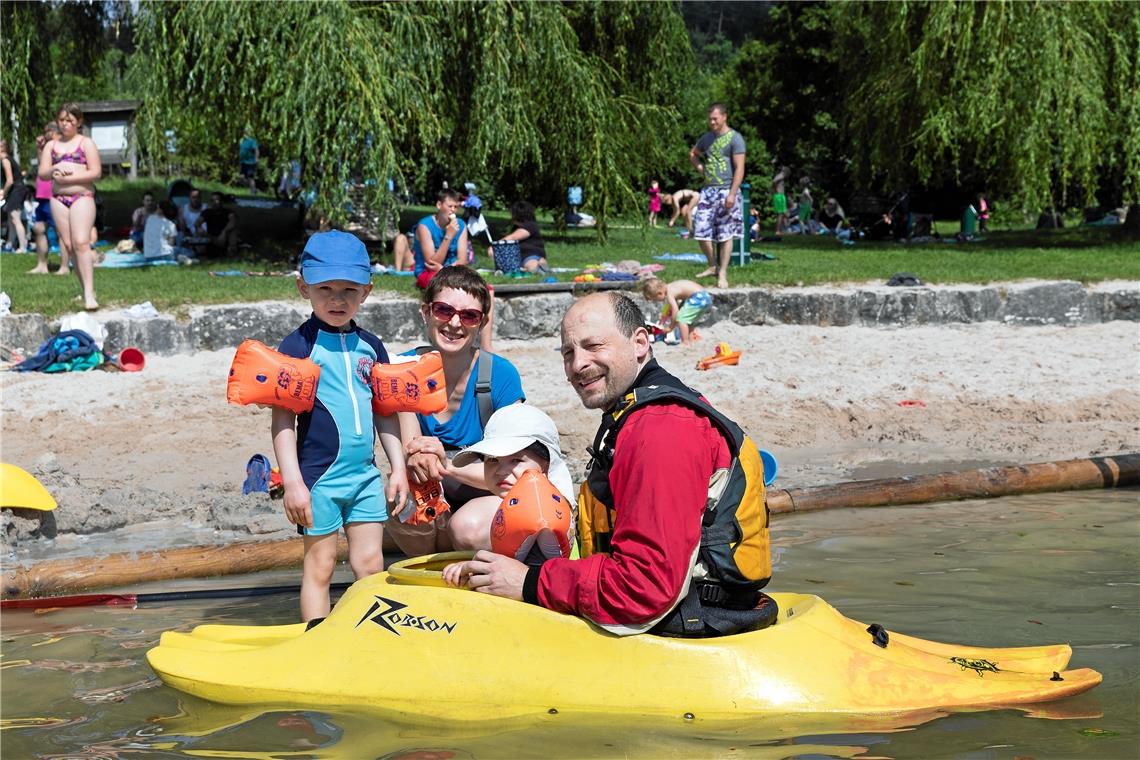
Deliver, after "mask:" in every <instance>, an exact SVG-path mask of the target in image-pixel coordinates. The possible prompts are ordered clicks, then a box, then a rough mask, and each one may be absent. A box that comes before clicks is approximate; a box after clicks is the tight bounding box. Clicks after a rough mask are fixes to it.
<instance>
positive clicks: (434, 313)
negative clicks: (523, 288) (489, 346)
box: [385, 266, 526, 556]
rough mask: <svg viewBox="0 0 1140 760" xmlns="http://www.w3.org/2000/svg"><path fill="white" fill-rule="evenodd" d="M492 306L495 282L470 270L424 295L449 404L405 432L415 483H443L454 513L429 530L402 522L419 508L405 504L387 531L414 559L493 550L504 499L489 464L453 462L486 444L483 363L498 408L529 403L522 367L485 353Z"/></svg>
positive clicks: (404, 424)
mask: <svg viewBox="0 0 1140 760" xmlns="http://www.w3.org/2000/svg"><path fill="white" fill-rule="evenodd" d="M490 308H491V293H490V291H489V289H488V286H487V283H486V282H485V281H484V280H483V278H482V277H480V276H479V275H478V274H477V273H476V272H475V270H473V269H470V268H468V267H465V266H446V267H443V268H442V269H440V270H439V271H438V272H437V273H436V275H435V276H434V277H433V278H432V279H431V281H430V282H429V283H427V287H426V288H425V290H424V297H423V303H422V304H421V306H420V315H421V316H422V318H423V320H424V325H425V327H426V328H427V339H428V343H429V345H430V350H433V351H439V353H440V355H441V356H442V357H443V374H444V381H445V382H446V384H447V390H448V394H449V396H448V403H447V409H446V410H444V411H442V412H437V413H436V414H415V415H413V414H401V415H400V422H401V429H400V434H401V438H402V439H403V441H404V451H405V454H406V457H407V467H408V475H409V477H410V479H411V480H412V481H413V482H414V483H424V482H427V481H430V480H442V482H443V490H444V495H445V496H446V498H447V502H448V504H449V505H450V506H451V512H450V513H447V514H445V515H443V516H441V517H438V518H436V520H435V521H434V522H431V523H427V524H426V525H408V524H405V523H403V522H401V521H400V517H404V516H406V515H405V514H404V512H405V511H406V510H409V509H414V508H415V507H414V506H413V505H410V504H405V505H404V507H403V510H401V512H400V513H397V514H396V519H389V520H388V522H387V524H386V526H385V534H386V535H390V536H392V538H393V539H394V540H395V541H396V544H397V545H398V546H399V548H400V550H401V551H403V552H404V553H405V554H407V555H408V556H417V555H420V554H430V553H432V552H436V551H448V550H451V549H456V550H475V549H490V547H491V545H490V527H491V520H492V518H493V517H494V516H495V511H496V510H497V509H498V508H499V503H500V501H501V500H500V498H499V497H498V496H496V495H492V494H491V493H490V492H489V491H487V490H486V488H485V485H486V483H485V479H484V476H483V464H482V462H474V463H471V464H468V465H466V466H464V467H456V466H454V464H453V463H452V461H451V457H452V456H454V455H455V453H456V452H457V451H458V450H459V449H461V448H463V447H465V446H470V445H471V444H473V443H476V442H478V441H481V440H482V439H483V422H482V420H481V418H480V414H479V400H478V398H477V394H476V392H475V386H476V381H477V379H478V378H479V376H480V371H479V370H480V366H481V365H482V364H483V363H485V362H490V366H491V368H492V371H491V382H490V385H491V388H490V393H489V396H490V400H491V406H492V411H494V410H496V409H501V408H503V407H504V406H508V405H510V404H516V403H519V402H521V401H525V400H526V397H525V396H524V395H523V389H522V380H521V379H520V378H519V372H518V370H517V369H515V367H514V365H513V364H511V363H510V362H509V361H507V360H506V359H504V358H503V357H501V356H498V355H495V354H492V353H490V351H488V350H486V349H482V350H481V349H480V333H481V332H483V331H489V330H490V324H489V320H490V313H489V312H490ZM413 353H414V352H413Z"/></svg>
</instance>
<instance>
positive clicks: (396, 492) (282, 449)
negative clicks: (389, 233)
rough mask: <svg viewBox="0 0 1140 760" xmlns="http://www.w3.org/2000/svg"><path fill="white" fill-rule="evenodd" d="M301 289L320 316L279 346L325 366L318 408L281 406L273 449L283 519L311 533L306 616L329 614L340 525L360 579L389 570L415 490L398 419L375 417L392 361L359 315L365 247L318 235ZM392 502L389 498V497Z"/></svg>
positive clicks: (367, 278) (305, 256) (365, 280)
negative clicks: (391, 524)
mask: <svg viewBox="0 0 1140 760" xmlns="http://www.w3.org/2000/svg"><path fill="white" fill-rule="evenodd" d="M300 271H301V277H300V278H299V279H298V280H297V290H299V291H300V292H301V295H302V296H303V297H304V298H306V299H307V300H309V301H310V302H311V303H312V306H313V314H312V316H311V317H309V319H308V320H307V321H306V322H305V323H304V324H302V325H301V326H300V327H299V328H297V329H296V330H294V331H293V332H292V333H290V334H289V335H288V336H286V338H285V340H283V341H281V346H280V348H278V350H279V351H280V352H281V353H283V354H286V355H287V356H292V357H296V358H298V359H303V358H308V359H311V360H312V361H313V362H315V363H316V364H317V365H318V366H319V367H320V368H321V376H320V381H319V382H318V384H317V399H316V403H315V404H314V405H313V409H312V411H309V412H304V413H302V414H301V415H300V420H299V421H300V424H299V425H298V424H297V423H298V416H297V415H296V414H294V413H293V412H292V411H290V410H288V409H282V408H278V407H274V409H273V452H274V454H276V455H277V463H278V464H279V465H280V467H281V478H282V482H283V485H284V487H285V515H286V517H288V518H289V522H291V523H293V524H294V525H296V526H297V532H298V533H300V534H301V535H302V536H304V537H305V558H304V563H303V568H304V569H303V574H302V579H301V618H302V619H303V620H305V621H306V622H311V621H313V620H317V619H319V618H323V617H324V616H325V615H328V613H329V606H330V605H329V582H330V581H331V580H332V574H333V570H334V568H335V567H336V540H337V531H338V530H340V528H341V527H342V526H343V527H344V532H345V536H346V537H347V538H348V561H349V565H350V566H351V567H352V572H353V574H354V575H355V576H356V577H357V578H363V577H365V576H367V575H371V574H373V573H378V572H380V571H381V570H382V569H383V568H384V557H383V552H382V548H381V547H382V543H383V539H384V527H383V525H382V523H383V521H384V520H386V519H387V518H388V505H389V504H390V505H392V506H393V507H394V508H398V507H399V506H400V505H402V504H403V502H404V499H405V498H406V497H407V495H408V476H407V472H406V470H405V467H404V449H403V447H402V446H401V445H400V423H399V419H398V418H397V416H396V415H391V416H389V417H382V416H379V415H376V416H375V417H374V416H373V413H372V386H371V375H372V365H373V364H374V363H376V362H387V361H388V352H387V351H386V350H385V349H384V344H383V343H382V342H381V341H380V339H379V338H377V337H376V336H375V335H373V334H372V333H370V332H367V331H365V330H362V329H360V328H359V327H357V326H356V323H355V322H354V321H353V319H352V318H353V317H354V316H355V315H356V312H357V309H359V308H360V304H362V303H364V299H366V298H367V297H368V294H369V293H370V292H371V291H372V284H371V281H372V273H371V269H370V267H369V262H368V252H367V251H366V250H365V248H364V243H362V242H360V240H359V239H358V238H356V237H355V236H353V235H350V234H348V233H347V232H339V231H335V230H334V231H332V232H318V233H316V234H315V235H313V236H312V237H310V238H309V241H308V242H307V243H306V244H305V250H304V251H303V252H302V254H301V265H300ZM374 427H375V429H376V430H378V431H379V434H380V443H381V445H382V446H383V448H384V453H385V455H387V457H388V462H389V464H391V466H392V475H391V476H390V477H389V478H388V483H387V485H386V487H385V488H383V489H382V488H381V486H382V485H383V480H382V477H381V475H380V471H379V470H378V469H376V461H375V453H374V448H375V435H374V432H373V428H374ZM385 501H386V502H387V503H385Z"/></svg>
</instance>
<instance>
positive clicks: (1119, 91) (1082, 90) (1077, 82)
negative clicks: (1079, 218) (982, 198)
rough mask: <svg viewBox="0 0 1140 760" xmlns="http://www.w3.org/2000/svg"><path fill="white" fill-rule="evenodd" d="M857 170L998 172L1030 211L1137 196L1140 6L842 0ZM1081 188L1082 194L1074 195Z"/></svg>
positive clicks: (1002, 186) (916, 176)
mask: <svg viewBox="0 0 1140 760" xmlns="http://www.w3.org/2000/svg"><path fill="white" fill-rule="evenodd" d="M832 12H833V22H834V29H835V34H836V43H837V52H838V55H839V62H840V66H841V71H842V74H843V80H844V83H845V90H846V97H847V105H846V113H847V116H846V122H845V126H846V137H847V139H848V141H849V143H850V145H851V150H850V155H851V157H852V160H853V164H852V169H853V172H854V174H855V179H856V180H859V181H862V182H868V181H870V180H871V179H872V178H875V177H878V178H879V179H880V180H882V181H884V182H885V183H886V184H888V185H896V186H898V185H906V184H909V183H912V182H915V181H917V182H919V183H925V182H927V181H929V180H930V179H932V178H936V179H941V178H944V177H943V176H940V175H945V174H946V173H950V174H952V175H954V176H961V175H962V174H964V173H971V174H973V175H975V176H978V177H983V178H988V180H989V182H991V183H992V184H991V185H990V187H991V190H993V191H996V192H1000V193H1001V194H1002V195H1004V196H1005V197H1009V198H1013V199H1016V200H1019V201H1021V202H1022V203H1023V204H1024V205H1025V207H1026V208H1041V207H1043V206H1049V205H1053V204H1061V205H1065V204H1068V203H1082V202H1088V201H1090V200H1092V198H1093V197H1094V194H1095V192H1096V190H1097V189H1098V187H1100V186H1102V185H1105V184H1107V183H1113V180H1112V176H1113V175H1114V174H1115V176H1116V177H1117V179H1116V182H1115V183H1113V184H1116V185H1117V187H1116V188H1114V189H1113V188H1110V189H1112V190H1114V194H1115V195H1116V196H1117V198H1116V201H1117V202H1119V201H1120V200H1121V197H1120V196H1124V199H1125V200H1131V201H1133V202H1135V201H1137V200H1140V74H1138V73H1137V72H1138V71H1140V59H1138V56H1140V53H1138V51H1140V5H1136V4H1132V3H1127V2H1119V3H1088V4H1086V3H1058V2H1015V1H1013V0H991V2H986V3H975V2H938V3H928V2H914V1H913V0H912V1H906V2H896V3H859V4H837V5H834V6H832ZM1072 195H1075V196H1076V197H1071V196H1072Z"/></svg>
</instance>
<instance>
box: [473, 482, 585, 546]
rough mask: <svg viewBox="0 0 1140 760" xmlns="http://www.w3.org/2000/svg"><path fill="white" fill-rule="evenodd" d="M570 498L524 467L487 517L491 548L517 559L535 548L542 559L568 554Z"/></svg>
mask: <svg viewBox="0 0 1140 760" xmlns="http://www.w3.org/2000/svg"><path fill="white" fill-rule="evenodd" d="M570 515H571V506H570V502H569V501H568V500H567V499H566V497H565V496H563V495H562V494H561V493H560V492H559V490H558V489H557V488H555V487H554V484H553V483H551V482H550V481H549V480H548V479H547V477H546V476H545V475H543V474H542V473H541V472H539V471H538V470H527V471H526V472H524V473H523V474H522V477H520V478H519V480H518V482H517V483H515V484H514V486H513V487H512V488H511V490H510V491H507V495H506V496H504V497H503V501H502V503H501V504H500V505H499V511H498V512H496V513H495V518H494V519H493V520H491V551H493V552H495V553H496V554H505V555H506V556H508V557H514V558H515V559H517V560H519V561H524V562H525V561H526V558H527V555H528V554H530V553H531V550H532V549H534V548H536V547H537V549H538V551H540V552H541V553H542V555H543V556H544V557H545V558H546V559H553V558H555V557H569V556H570V527H571V526H570Z"/></svg>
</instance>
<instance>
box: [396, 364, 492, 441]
mask: <svg viewBox="0 0 1140 760" xmlns="http://www.w3.org/2000/svg"><path fill="white" fill-rule="evenodd" d="M434 350H435V348H434V347H432V346H416V356H420V355H422V354H426V353H428V352H429V351H434ZM484 359H486V361H483V360H484ZM477 364H478V365H479V369H478V370H477V371H476V374H475V403H476V404H478V405H479V427H481V428H483V429H484V430H486V429H487V420H489V419H491V415H492V414H494V413H495V406H494V402H493V401H492V399H491V373H492V372H494V369H495V355H494V354H493V353H491V352H490V351H484V350H482V349H480V350H479V359H478V361H477Z"/></svg>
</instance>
